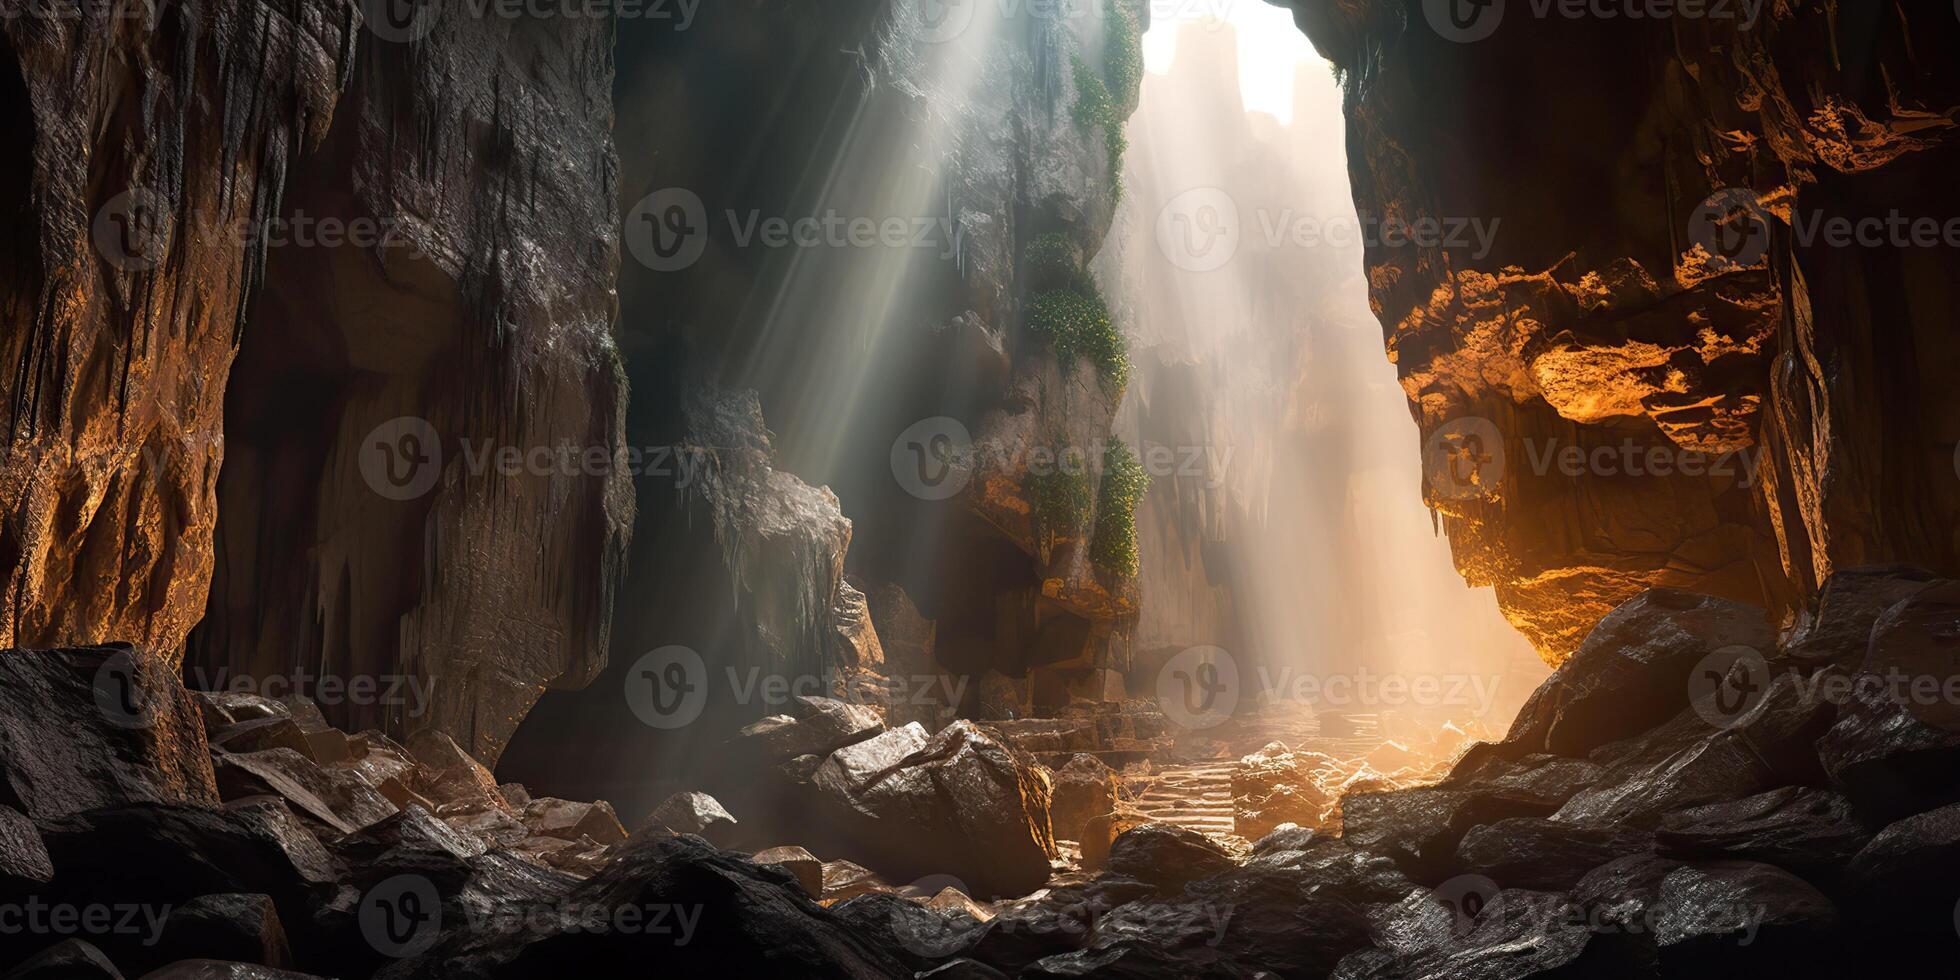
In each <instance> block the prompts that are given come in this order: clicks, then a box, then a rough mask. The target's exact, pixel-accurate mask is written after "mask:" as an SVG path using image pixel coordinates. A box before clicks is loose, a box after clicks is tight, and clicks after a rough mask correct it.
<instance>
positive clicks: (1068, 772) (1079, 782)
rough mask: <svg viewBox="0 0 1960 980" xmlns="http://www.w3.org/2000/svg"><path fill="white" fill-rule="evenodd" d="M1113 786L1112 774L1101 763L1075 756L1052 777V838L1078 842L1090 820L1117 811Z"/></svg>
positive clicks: (1113, 772)
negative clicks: (1053, 785) (1053, 796)
mask: <svg viewBox="0 0 1960 980" xmlns="http://www.w3.org/2000/svg"><path fill="white" fill-rule="evenodd" d="M1116 784H1117V778H1116V773H1115V771H1114V770H1112V769H1110V768H1109V766H1107V765H1105V764H1104V763H1103V761H1102V760H1101V759H1098V758H1096V757H1095V756H1093V755H1089V754H1088V753H1084V752H1078V753H1076V755H1075V756H1074V757H1073V758H1071V759H1069V761H1068V765H1065V766H1063V767H1062V768H1061V769H1060V770H1059V771H1057V772H1056V774H1055V798H1054V803H1053V804H1052V805H1051V806H1050V807H1049V809H1048V820H1049V823H1050V825H1051V826H1052V827H1053V828H1054V831H1055V836H1056V837H1062V838H1066V839H1068V840H1074V841H1079V840H1081V839H1082V831H1083V828H1084V827H1086V826H1087V825H1088V823H1089V819H1090V818H1091V817H1096V816H1100V815H1101V814H1105V813H1109V812H1112V811H1114V810H1115V809H1116Z"/></svg>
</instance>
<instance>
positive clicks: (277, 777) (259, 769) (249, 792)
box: [211, 749, 397, 834]
mask: <svg viewBox="0 0 1960 980" xmlns="http://www.w3.org/2000/svg"><path fill="white" fill-rule="evenodd" d="M211 762H212V765H213V769H214V771H215V772H216V774H217V781H218V789H219V793H220V795H221V796H223V797H224V798H225V799H227V800H235V799H238V798H239V797H244V796H258V795H264V794H272V795H276V796H279V797H281V798H283V799H285V800H286V801H287V802H289V803H291V804H292V805H293V807H294V809H296V810H298V811H300V812H302V813H305V814H306V815H307V816H309V817H312V818H313V819H315V820H318V821H320V822H321V823H323V824H326V825H327V826H329V827H332V828H333V829H334V830H336V831H338V832H340V833H343V834H345V833H352V832H353V831H356V830H359V829H361V828H362V827H365V826H367V825H369V824H372V823H374V822H376V821H379V820H383V819H386V818H387V817H388V816H390V815H392V814H394V813H395V812H396V809H397V807H396V806H395V805H394V804H393V803H391V802H389V800H388V798H387V797H385V796H382V795H381V794H380V793H379V792H376V791H375V790H373V789H371V788H369V787H368V785H367V784H366V783H365V782H363V781H361V779H360V777H358V776H356V775H354V774H353V773H350V772H347V771H345V770H340V769H324V768H321V767H320V766H317V765H315V764H314V763H313V762H312V760H310V759H308V758H306V757H305V756H303V755H301V754H300V753H298V752H295V751H293V750H292V749H265V750H263V751H260V752H238V753H232V752H224V751H220V752H219V753H217V754H216V755H215V756H213V757H212V760H211Z"/></svg>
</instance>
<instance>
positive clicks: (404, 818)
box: [332, 806, 487, 867]
mask: <svg viewBox="0 0 1960 980" xmlns="http://www.w3.org/2000/svg"><path fill="white" fill-rule="evenodd" d="M486 849H487V848H486V845H485V844H484V843H483V842H482V841H481V840H479V839H477V838H476V837H474V836H471V835H469V834H466V833H464V832H462V831H460V830H457V829H456V828H454V827H451V826H450V825H449V824H447V823H445V822H444V821H442V820H440V819H438V818H436V817H435V816H433V815H431V814H430V813H429V812H428V811H427V810H424V809H422V808H421V807H419V806H412V807H409V808H407V809H405V810H403V811H401V812H400V813H397V814H395V815H393V816H390V817H388V818H387V819H385V820H381V821H379V822H377V823H374V824H372V825H370V826H367V827H363V828H362V829H360V830H359V831H356V832H354V833H351V834H348V835H346V836H344V837H341V838H339V839H338V840H335V841H334V842H333V844H332V850H333V853H334V855H335V856H336V857H338V858H340V859H341V860H342V861H344V862H346V863H347V864H349V865H356V866H363V865H364V866H371V867H393V866H395V865H399V864H413V863H416V862H417V857H416V856H417V855H424V854H438V855H443V856H446V857H447V858H449V859H451V860H452V862H459V861H465V860H468V859H469V858H473V857H476V856H478V855H480V854H482V853H484V851H485V850H486Z"/></svg>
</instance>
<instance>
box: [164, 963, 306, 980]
mask: <svg viewBox="0 0 1960 980" xmlns="http://www.w3.org/2000/svg"><path fill="white" fill-rule="evenodd" d="M143 980H322V978H320V977H316V976H314V975H313V974H311V973H295V972H293V971H291V970H275V969H273V968H271V967H267V966H258V965H256V964H252V963H232V962H223V961H219V960H179V961H178V962H175V963H172V964H170V965H169V966H166V967H164V968H162V969H160V970H152V971H150V972H149V973H145V974H143Z"/></svg>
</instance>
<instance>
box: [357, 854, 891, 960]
mask: <svg viewBox="0 0 1960 980" xmlns="http://www.w3.org/2000/svg"><path fill="white" fill-rule="evenodd" d="M562 901H563V907H564V908H568V909H627V908H631V909H642V910H656V909H665V910H668V912H667V914H663V915H661V916H660V917H659V918H658V919H657V920H656V919H654V918H653V917H652V915H651V914H649V915H648V916H647V917H645V918H644V919H642V920H641V921H640V922H639V924H637V925H636V926H635V927H634V928H630V929H628V928H608V929H601V930H596V931H595V930H592V929H589V928H585V927H583V925H582V924H581V923H580V922H578V921H575V920H574V921H551V920H550V919H549V917H532V918H529V919H526V920H524V921H523V922H522V923H521V924H520V925H518V926H517V927H515V928H511V929H499V930H488V931H483V930H478V931H476V932H475V933H474V934H472V933H469V932H464V933H459V934H457V935H452V936H446V937H445V938H444V940H443V941H442V942H441V943H439V944H438V945H437V946H436V947H435V948H434V949H432V950H430V951H429V952H428V953H426V954H424V955H422V956H421V957H418V958H417V959H415V960H413V961H408V962H404V963H401V964H397V965H396V966H395V967H393V968H391V969H390V971H389V972H388V974H387V975H388V976H391V977H430V978H437V977H442V978H447V977H451V976H454V975H456V973H455V971H456V970H457V968H458V966H459V963H465V962H466V963H467V964H468V965H469V968H471V969H474V970H477V971H480V972H481V973H484V974H487V975H491V976H497V977H508V978H528V977H537V976H593V977H598V976H617V975H622V974H623V973H627V972H631V973H636V974H650V975H662V976H726V977H739V976H771V975H796V976H807V977H825V978H837V980H845V978H850V980H857V978H883V977H890V978H897V977H907V976H910V974H911V971H909V970H907V969H906V968H905V967H904V966H903V965H902V964H900V963H899V962H898V960H897V959H895V958H894V957H893V956H892V955H891V954H890V953H889V952H887V951H886V950H884V949H882V948H880V946H879V945H878V944H877V943H876V942H875V941H874V940H872V939H871V938H870V937H867V936H865V935H862V934H860V933H858V932H855V931H853V930H851V929H849V928H848V927H847V926H845V924H844V923H843V921H842V920H840V919H839V918H838V917H837V916H836V915H834V914H833V913H831V912H830V911H829V910H826V909H824V908H822V907H821V906H819V905H817V904H816V903H814V902H812V901H810V900H809V899H808V898H805V897H804V896H803V894H802V891H801V890H800V889H799V888H798V887H797V885H796V882H795V880H794V879H793V878H792V877H791V876H790V875H789V874H788V873H787V872H785V871H782V870H781V869H778V868H769V867H762V866H758V865H756V864H753V863H751V862H749V861H747V860H744V859H743V858H741V857H739V856H737V855H734V854H732V853H729V852H726V851H720V850H717V849H715V848H714V847H712V846H710V845H709V844H708V843H707V842H706V841H703V840H701V839H700V838H698V837H689V836H673V837H659V838H651V839H648V840H645V841H640V842H634V843H630V844H628V845H627V846H626V848H625V850H623V851H622V852H621V853H620V854H619V855H618V856H616V857H615V858H614V859H613V860H612V861H611V862H610V863H609V864H607V866H606V867H605V869H604V870H603V871H601V872H600V873H598V874H596V875H594V876H592V877H591V878H590V879H588V880H586V881H584V882H581V883H579V884H578V885H577V886H576V887H575V888H573V889H572V890H571V892H570V893H569V894H567V895H566V896H565V897H564V898H563V900H562ZM464 954H467V959H466V960H458V959H457V957H459V956H462V955H464Z"/></svg>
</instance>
